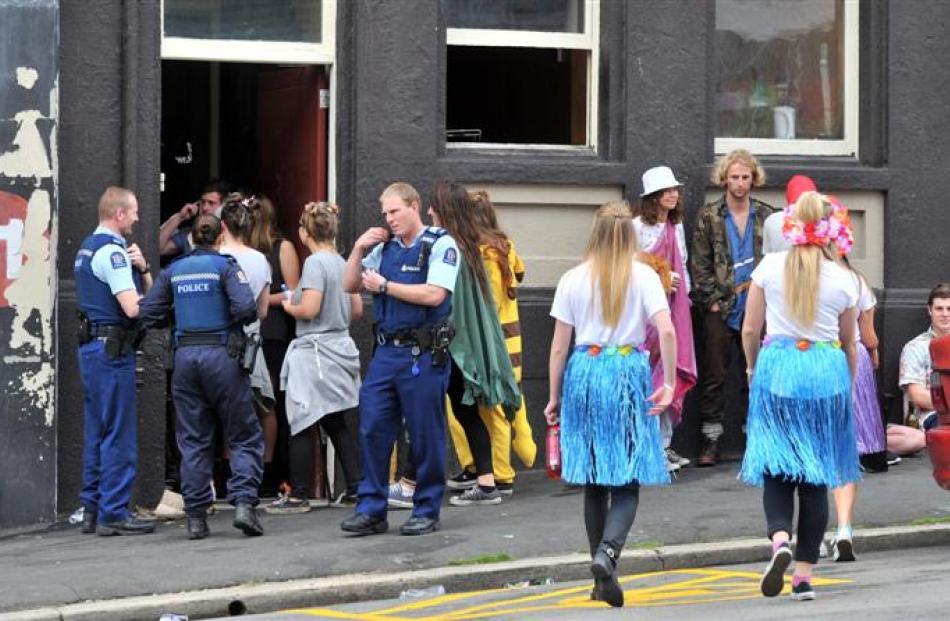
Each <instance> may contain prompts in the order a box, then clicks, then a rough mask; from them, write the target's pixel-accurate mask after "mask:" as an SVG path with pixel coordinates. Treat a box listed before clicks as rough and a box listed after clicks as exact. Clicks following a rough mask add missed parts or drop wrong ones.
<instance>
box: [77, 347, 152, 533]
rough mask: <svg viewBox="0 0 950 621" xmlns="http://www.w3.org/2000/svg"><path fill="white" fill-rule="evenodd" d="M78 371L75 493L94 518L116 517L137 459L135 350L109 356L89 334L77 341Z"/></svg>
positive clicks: (123, 510) (122, 513)
mask: <svg viewBox="0 0 950 621" xmlns="http://www.w3.org/2000/svg"><path fill="white" fill-rule="evenodd" d="M79 373H80V376H81V377H82V383H83V387H84V388H85V400H84V436H85V442H84V445H83V476H82V479H83V485H82V491H81V492H80V493H79V498H80V500H81V501H82V504H83V507H85V509H86V511H90V512H92V513H95V514H96V519H97V521H98V522H100V523H108V522H121V521H123V520H125V519H126V518H128V516H129V502H130V501H131V499H132V486H133V485H134V483H135V469H136V465H137V463H138V440H137V437H136V433H137V432H136V428H137V415H138V413H137V410H136V404H135V353H130V354H128V355H126V356H121V357H118V358H110V357H109V356H107V355H106V352H105V342H104V341H103V340H101V339H93V340H91V341H89V342H88V343H86V344H85V345H82V346H80V347H79Z"/></svg>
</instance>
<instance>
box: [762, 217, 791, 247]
mask: <svg viewBox="0 0 950 621" xmlns="http://www.w3.org/2000/svg"><path fill="white" fill-rule="evenodd" d="M784 225H785V214H784V213H783V212H781V211H776V212H775V213H773V214H772V215H771V216H769V217H768V218H766V219H765V222H764V223H763V224H762V252H763V253H765V254H771V253H773V252H782V251H783V250H789V249H790V248H791V247H792V243H791V242H790V241H788V240H787V239H785V236H784V235H782V227H783V226H784Z"/></svg>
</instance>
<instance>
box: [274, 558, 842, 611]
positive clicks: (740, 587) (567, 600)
mask: <svg viewBox="0 0 950 621" xmlns="http://www.w3.org/2000/svg"><path fill="white" fill-rule="evenodd" d="M760 577H761V575H760V574H759V573H756V572H750V571H730V570H722V569H674V570H668V571H653V572H644V573H641V574H634V575H630V576H624V577H622V578H620V580H619V582H620V583H621V585H622V586H624V587H625V590H624V601H625V603H626V604H627V605H632V606H638V607H657V606H695V605H698V604H706V603H713V602H727V601H739V600H748V599H756V598H759V597H761V596H762V595H761V593H760V591H759V579H760ZM649 578H674V579H673V580H672V581H664V582H660V583H659V584H654V585H649V586H647V585H644V586H640V587H633V585H632V583H635V582H643V581H644V580H647V579H649ZM850 582H851V580H845V579H840V578H821V577H817V576H816V577H815V578H814V579H813V580H812V583H813V584H814V585H815V586H828V585H838V584H847V583H850ZM631 587H633V588H631ZM789 591H790V586H789V585H788V584H787V585H786V587H785V589H784V590H783V593H787V592H789ZM589 592H590V586H589V585H582V586H574V587H567V588H562V589H556V590H553V591H547V592H544V593H532V594H530V595H516V594H517V591H513V590H510V589H485V590H480V591H470V592H466V593H452V594H447V595H441V596H439V597H433V598H429V599H425V600H420V601H416V602H409V603H400V604H398V605H395V606H390V607H388V608H381V609H379V610H374V611H368V612H344V611H340V610H333V609H330V608H309V609H302V610H293V611H288V612H294V613H298V614H305V615H308V616H314V617H324V618H328V619H350V620H353V621H470V620H475V619H483V618H487V617H498V616H511V615H517V614H524V613H537V612H544V611H552V610H569V609H586V608H603V607H604V606H605V605H606V604H604V603H603V602H595V601H591V600H590V599H589V597H588V593H589ZM508 593H510V594H512V595H513V597H511V598H510V599H504V598H502V599H496V600H493V601H487V602H481V603H478V604H472V605H469V606H464V602H466V601H467V600H472V599H475V598H478V597H483V596H497V595H502V594H508ZM452 604H463V607H462V608H459V609H456V610H443V611H439V612H435V611H434V610H433V609H434V608H439V607H445V606H451V605H452ZM399 613H410V616H396V615H397V614H399ZM412 613H422V615H421V616H415V615H413V614H412Z"/></svg>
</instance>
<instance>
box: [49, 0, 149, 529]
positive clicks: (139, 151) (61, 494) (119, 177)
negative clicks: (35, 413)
mask: <svg viewBox="0 0 950 621" xmlns="http://www.w3.org/2000/svg"><path fill="white" fill-rule="evenodd" d="M159 5H160V3H159V0H136V1H134V2H133V1H122V0H84V1H83V2H64V3H63V4H62V7H61V10H60V31H61V41H60V46H59V55H60V56H59V66H60V76H61V80H60V101H61V102H62V104H61V106H60V124H59V137H60V140H59V145H60V148H59V154H60V157H59V162H60V166H59V191H60V204H61V205H63V208H62V209H61V210H60V213H59V235H58V237H57V246H56V247H57V255H58V258H57V263H56V273H57V278H58V292H59V295H58V300H57V308H56V311H57V328H58V329H57V334H56V337H57V350H58V352H60V354H59V355H58V356H57V363H58V369H57V375H56V381H57V387H58V394H59V407H58V410H57V415H58V416H57V424H56V435H57V459H58V469H57V470H58V477H57V480H56V487H57V496H58V502H57V512H58V513H59V514H60V515H62V514H65V513H69V512H71V511H73V510H75V509H76V508H77V507H78V505H79V489H80V486H81V480H82V479H81V475H82V441H83V434H82V429H83V412H82V398H83V391H82V383H81V382H80V379H79V368H78V363H77V359H76V346H77V342H76V290H75V283H74V282H73V261H74V260H75V258H76V251H77V250H78V248H79V244H80V243H81V242H82V240H83V238H85V236H86V235H89V234H90V233H91V232H92V231H93V229H94V228H95V227H96V223H97V219H98V218H97V215H96V205H97V203H98V200H99V196H100V195H101V194H102V192H103V190H104V189H105V188H106V186H109V185H121V186H124V187H127V188H130V189H131V190H133V191H134V192H135V194H136V196H137V197H138V201H139V222H138V224H137V225H136V227H135V230H134V231H133V235H132V240H133V241H135V242H137V243H138V244H139V246H140V247H141V248H142V249H143V251H144V252H145V255H146V257H148V259H149V261H150V263H151V264H152V265H155V266H157V265H158V252H157V246H158V227H159V149H160V145H159V140H160V138H159V128H160V123H159V118H160V117H159V115H160V109H159V102H160V101H161V81H160V75H161V74H160V60H159V53H160V48H159V44H160V36H161V30H160V23H161V22H160V16H161V13H160V10H159ZM160 341H161V338H160V335H156V336H150V337H149V339H148V340H147V341H146V343H145V348H144V352H143V354H142V355H141V356H140V357H139V359H138V364H137V365H136V366H137V368H138V372H137V382H138V404H139V408H138V410H139V412H138V414H139V420H138V432H139V434H138V435H139V467H138V479H137V482H136V493H135V496H134V498H133V503H135V504H139V505H143V506H150V505H151V506H154V504H155V502H156V501H157V500H158V498H159V497H160V496H161V490H162V482H163V480H164V477H163V446H164V439H165V435H164V434H165V419H164V399H165V373H164V370H163V368H162V362H161V361H162V355H163V354H162V352H161V351H160V346H161V342H160Z"/></svg>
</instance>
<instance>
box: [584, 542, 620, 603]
mask: <svg viewBox="0 0 950 621" xmlns="http://www.w3.org/2000/svg"><path fill="white" fill-rule="evenodd" d="M618 558H620V551H619V550H615V549H614V548H612V547H611V546H609V545H607V544H606V543H601V544H600V546H598V547H597V551H596V552H595V553H594V559H593V560H592V561H591V564H590V573H592V574H594V579H595V581H596V582H597V585H598V586H599V587H600V593H599V596H600V597H599V599H601V600H602V601H605V602H607V603H608V604H610V605H611V606H613V607H614V608H620V607H621V606H623V589H621V588H620V583H619V582H617V559H618Z"/></svg>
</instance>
